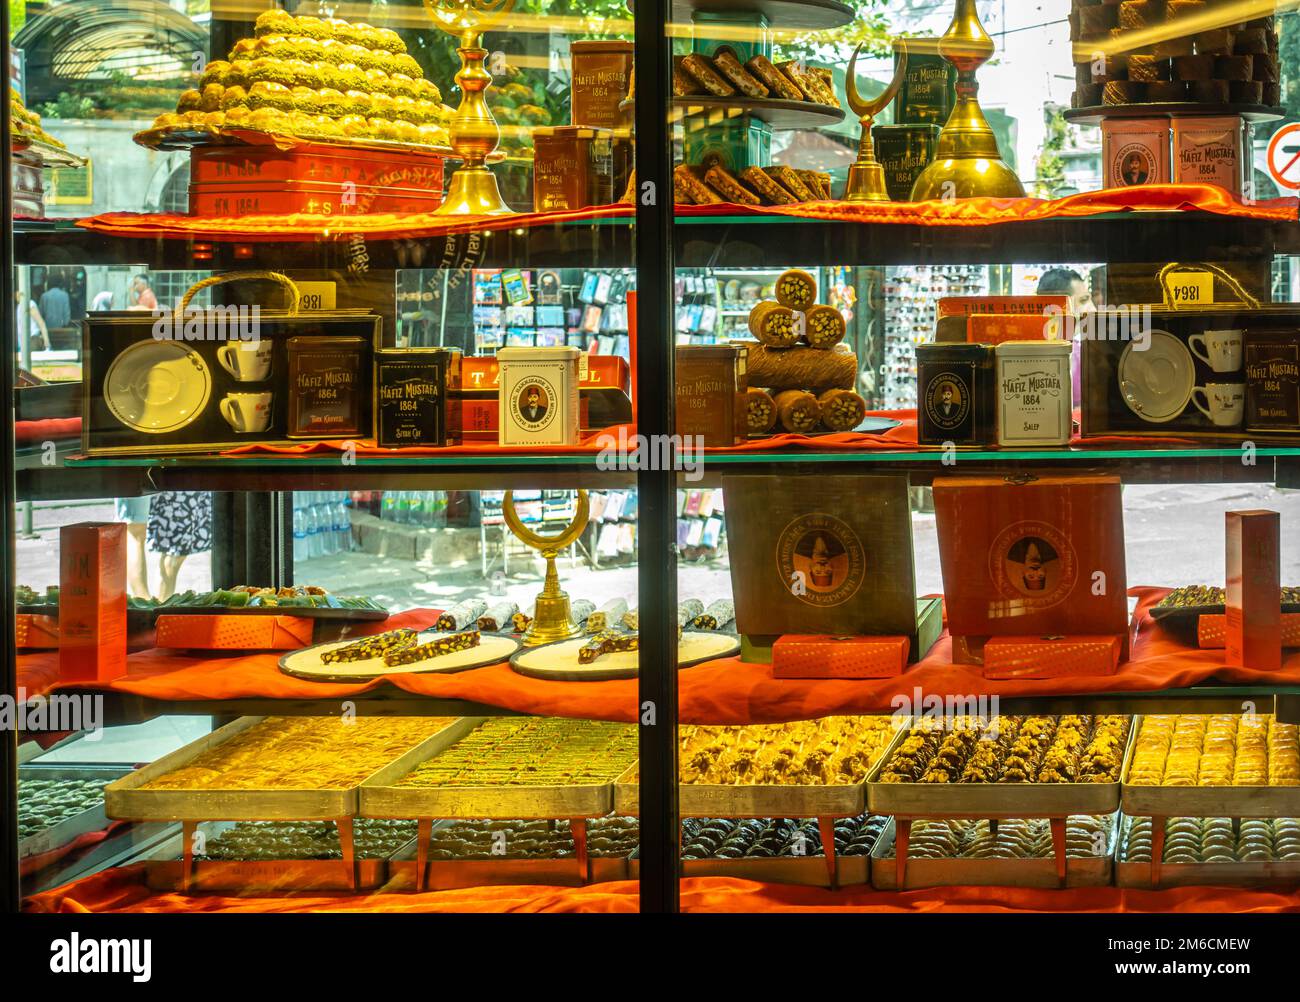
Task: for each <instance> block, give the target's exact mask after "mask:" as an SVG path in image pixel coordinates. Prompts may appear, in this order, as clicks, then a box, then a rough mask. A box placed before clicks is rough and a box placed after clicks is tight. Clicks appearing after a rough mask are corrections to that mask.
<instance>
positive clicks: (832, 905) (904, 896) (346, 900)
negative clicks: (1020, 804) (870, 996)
mask: <svg viewBox="0 0 1300 1002" xmlns="http://www.w3.org/2000/svg"><path fill="white" fill-rule="evenodd" d="M143 873H144V870H143V867H142V866H140V865H136V866H128V867H123V868H121V869H115V870H106V871H104V872H102V873H97V874H94V875H92V876H90V877H86V878H84V879H82V880H78V881H75V882H74V883H71V884H67V885H65V886H63V887H59V888H55V889H54V890H50V891H45V892H43V893H41V894H36V895H33V896H31V897H29V898H27V899H26V900H25V901H24V902H23V909H24V911H27V912H37V913H46V914H53V913H63V914H68V913H86V912H110V911H113V912H411V913H417V912H602V913H631V912H635V911H637V908H638V895H639V888H638V885H637V883H636V882H635V881H630V880H625V881H618V882H615V883H608V884H592V885H589V886H587V887H540V886H502V887H490V886H489V887H467V888H462V889H458V890H453V891H429V892H426V893H422V894H396V893H390V894H385V893H382V892H372V893H369V894H305V893H304V894H294V895H265V896H257V897H238V896H235V895H231V894H190V895H184V894H174V893H163V892H155V891H150V890H149V889H148V887H146V886H145V884H144V879H143ZM681 904H682V910H683V911H687V912H732V913H734V912H795V911H799V912H813V911H860V912H898V913H904V914H909V913H910V914H920V913H923V912H937V911H947V912H1002V913H1015V912H1021V913H1024V912H1058V913H1061V912H1111V913H1114V912H1152V913H1167V912H1213V913H1221V912H1234V913H1238V914H1242V913H1246V912H1261V913H1264V912H1268V913H1272V912H1297V911H1300V895H1297V894H1296V893H1295V892H1294V891H1286V890H1277V891H1270V890H1243V889H1240V888H1231V887H1180V888H1172V889H1170V890H1164V891H1138V890H1125V889H1122V888H1118V887H1087V888H1077V889H1069V890H1041V889H1034V888H1024V887H943V888H935V889H929V890H923V891H876V890H872V889H871V888H869V887H849V888H844V889H842V890H838V891H831V890H825V889H822V888H815V887H796V886H792V885H783V884H763V883H758V882H757V881H752V880H738V879H735V878H732V877H689V878H686V879H684V880H682V882H681Z"/></svg>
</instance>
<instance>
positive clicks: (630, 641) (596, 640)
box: [578, 630, 640, 665]
mask: <svg viewBox="0 0 1300 1002" xmlns="http://www.w3.org/2000/svg"><path fill="white" fill-rule="evenodd" d="M639 645H640V641H639V638H638V637H637V635H636V634H635V633H618V632H616V631H614V630H606V631H605V632H604V633H599V634H597V635H596V636H594V637H592V638H591V639H590V640H588V641H587V642H586V643H585V644H583V645H582V646H581V647H580V648H579V649H578V664H580V665H589V664H591V663H592V662H593V661H595V660H596V659H597V658H598V657H600V656H601V655H602V654H616V653H619V652H621V651H635V650H637V648H638V647H639Z"/></svg>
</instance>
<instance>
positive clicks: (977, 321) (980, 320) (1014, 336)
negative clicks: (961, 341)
mask: <svg viewBox="0 0 1300 1002" xmlns="http://www.w3.org/2000/svg"><path fill="white" fill-rule="evenodd" d="M1060 337H1061V318H1060V317H1044V316H1028V317H1027V316H1012V315H998V314H992V313H977V314H975V315H974V316H972V317H970V318H969V319H968V320H967V321H966V340H967V341H969V342H970V343H971V344H1002V343H1003V342H1004V341H1049V340H1059V339H1060Z"/></svg>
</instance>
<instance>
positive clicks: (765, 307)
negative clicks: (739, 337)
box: [749, 303, 799, 348]
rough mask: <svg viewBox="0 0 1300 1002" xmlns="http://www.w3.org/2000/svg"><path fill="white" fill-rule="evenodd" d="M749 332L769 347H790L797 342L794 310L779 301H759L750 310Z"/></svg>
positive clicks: (797, 334)
mask: <svg viewBox="0 0 1300 1002" xmlns="http://www.w3.org/2000/svg"><path fill="white" fill-rule="evenodd" d="M749 332H750V333H751V334H753V335H754V337H756V338H758V340H759V341H760V342H761V343H763V344H764V345H766V346H767V347H769V348H790V347H793V346H794V345H796V344H798V343H799V333H798V330H797V329H796V327H795V322H794V310H791V309H789V308H788V307H785V306H782V305H781V304H780V303H759V304H758V305H757V306H755V307H754V308H753V309H752V310H750V311H749Z"/></svg>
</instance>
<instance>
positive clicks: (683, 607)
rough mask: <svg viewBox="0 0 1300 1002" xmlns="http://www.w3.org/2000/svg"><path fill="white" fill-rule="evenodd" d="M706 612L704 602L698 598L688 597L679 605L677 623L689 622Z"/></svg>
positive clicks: (680, 624) (684, 623)
mask: <svg viewBox="0 0 1300 1002" xmlns="http://www.w3.org/2000/svg"><path fill="white" fill-rule="evenodd" d="M703 614H704V603H703V602H701V601H700V600H699V599H698V598H688V599H686V600H685V601H684V602H682V603H681V604H680V605H678V606H677V623H678V625H679V626H684V625H687V624H689V623H690V622H691V621H692V620H693V619H695V617H696V616H702V615H703Z"/></svg>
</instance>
